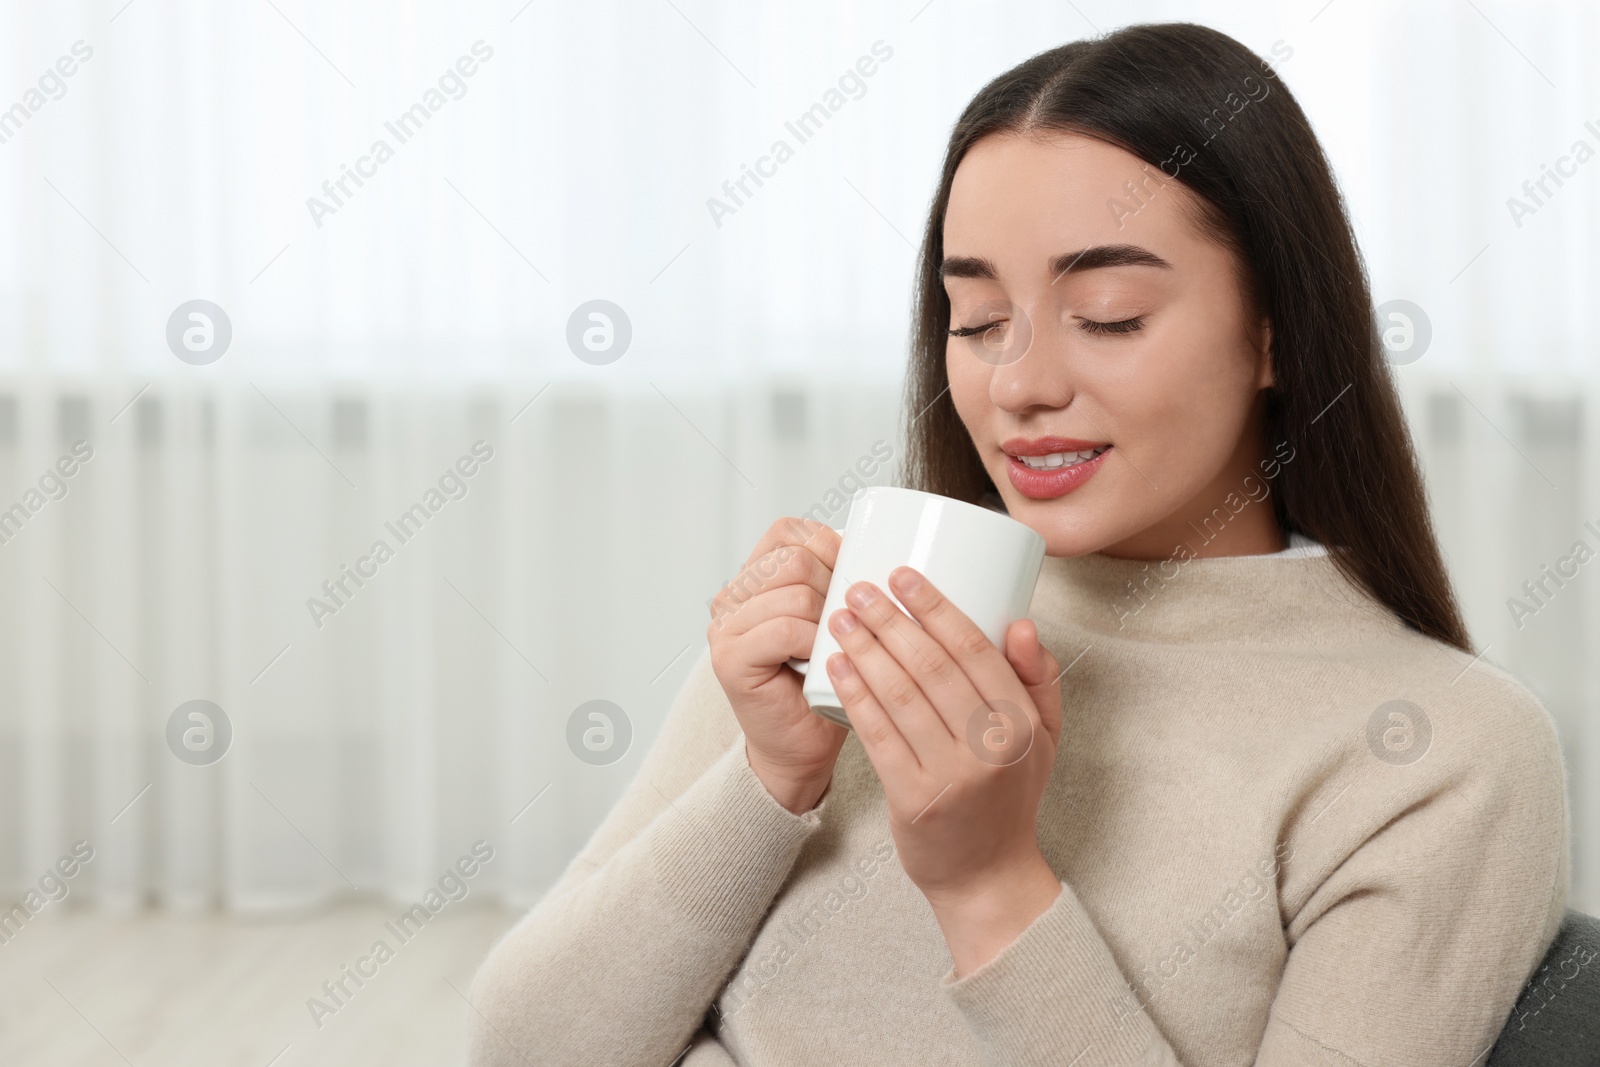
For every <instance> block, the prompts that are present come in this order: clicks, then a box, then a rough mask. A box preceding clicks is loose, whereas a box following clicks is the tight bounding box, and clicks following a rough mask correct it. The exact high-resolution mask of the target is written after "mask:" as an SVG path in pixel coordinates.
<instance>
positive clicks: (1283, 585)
mask: <svg viewBox="0 0 1600 1067" xmlns="http://www.w3.org/2000/svg"><path fill="white" fill-rule="evenodd" d="M1029 614H1030V615H1032V616H1033V617H1034V618H1036V619H1040V620H1043V621H1046V622H1051V623H1056V624H1059V625H1064V626H1068V627H1073V628H1077V629H1082V630H1087V631H1090V632H1091V633H1093V634H1098V635H1100V636H1102V637H1106V638H1120V639H1125V640H1131V641H1141V642H1156V643H1171V644H1208V645H1241V644H1243V645H1262V644H1266V645H1275V646H1291V645H1299V646H1302V647H1314V648H1318V649H1321V648H1323V647H1326V646H1327V645H1330V644H1349V643H1351V642H1353V641H1358V640H1361V639H1363V638H1365V637H1373V636H1393V635H1394V634H1396V632H1397V631H1404V630H1406V627H1405V625H1404V624H1403V623H1401V622H1400V620H1399V619H1398V618H1396V617H1395V616H1394V614H1393V613H1392V612H1390V611H1389V610H1388V608H1387V607H1385V606H1384V605H1382V604H1380V603H1378V602H1377V601H1376V600H1374V599H1373V598H1372V597H1371V596H1370V595H1369V594H1367V593H1366V592H1364V591H1363V590H1361V589H1360V588H1358V587H1357V586H1355V585H1354V584H1352V583H1351V582H1350V581H1348V580H1347V579H1346V578H1345V577H1344V576H1343V575H1342V574H1341V573H1340V572H1339V570H1338V568H1337V567H1336V566H1335V564H1334V562H1333V559H1332V557H1331V556H1329V555H1327V554H1326V553H1320V554H1314V555H1306V554H1291V555H1284V554H1281V553H1274V554H1271V555H1263V556H1216V557H1207V558H1201V559H1189V560H1177V559H1167V560H1131V559H1116V558H1113V557H1111V556H1106V555H1102V554H1101V553H1099V552H1091V553H1088V554H1087V555H1082V556H1046V557H1045V558H1044V563H1043V565H1042V566H1041V567H1040V571H1039V584H1038V586H1037V587H1035V589H1034V595H1033V604H1032V607H1031V609H1030V612H1029Z"/></svg>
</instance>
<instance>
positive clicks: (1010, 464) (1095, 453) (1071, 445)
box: [1000, 437, 1112, 500]
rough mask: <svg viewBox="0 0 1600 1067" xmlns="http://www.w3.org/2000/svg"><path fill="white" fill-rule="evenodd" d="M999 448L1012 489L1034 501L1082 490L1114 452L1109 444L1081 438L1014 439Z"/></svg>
mask: <svg viewBox="0 0 1600 1067" xmlns="http://www.w3.org/2000/svg"><path fill="white" fill-rule="evenodd" d="M1000 447H1001V449H1002V450H1003V451H1004V452H1005V453H1006V457H1007V459H1006V475H1007V476H1008V477H1009V478H1010V480H1011V485H1012V487H1013V488H1015V489H1016V490H1017V492H1019V493H1021V494H1022V495H1023V496H1026V497H1029V498H1031V499H1034V500H1050V499H1054V498H1055V497H1060V496H1065V495H1066V494H1068V493H1070V492H1072V491H1073V490H1074V489H1077V488H1079V487H1081V486H1082V485H1083V484H1084V483H1085V482H1087V481H1088V480H1089V479H1090V478H1092V477H1094V475H1095V472H1096V471H1098V470H1099V469H1100V467H1101V465H1102V464H1104V462H1105V457H1106V455H1107V454H1108V453H1110V451H1111V449H1112V445H1111V444H1110V443H1109V442H1104V441H1085V440H1083V439H1082V438H1078V437H1036V438H1032V439H1031V440H1030V439H1028V438H1024V437H1013V438H1011V439H1010V440H1009V441H1006V442H1004V443H1002V444H1001V446H1000Z"/></svg>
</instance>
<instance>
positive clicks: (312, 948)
mask: <svg viewBox="0 0 1600 1067" xmlns="http://www.w3.org/2000/svg"><path fill="white" fill-rule="evenodd" d="M400 911H401V908H400V907H399V906H392V907H380V906H359V907H356V906H351V907H343V908H338V909H334V910H329V911H325V912H321V913H317V914H310V915H299V916H293V917H283V918H276V917H275V918H241V917H237V916H229V917H223V916H218V915H201V916H192V917H184V916H174V915H169V914H164V913H160V912H152V913H149V914H142V915H132V916H122V917H118V916H109V915H104V914H98V913H93V912H77V913H74V912H69V911H63V912H61V913H60V914H51V911H50V909H48V908H47V909H46V910H45V911H44V912H43V913H41V914H40V915H39V916H38V917H37V918H35V919H34V920H32V921H31V922H30V923H28V925H27V926H25V927H24V928H23V929H22V930H21V931H20V933H18V935H17V936H16V937H15V938H14V939H13V940H11V941H10V942H9V943H5V944H0V1064H5V1065H7V1067H11V1065H16V1067H34V1065H40V1067H42V1065H45V1064H50V1065H62V1067H123V1065H128V1067H157V1065H160V1067H269V1065H270V1067H323V1065H326V1067H358V1065H365V1064H374V1065H384V1067H403V1065H408V1064H417V1065H419V1067H421V1065H423V1064H426V1065H428V1067H445V1065H450V1064H464V1063H465V1062H466V1045H465V1034H466V1021H467V1015H468V1013H469V1011H470V1010H471V1009H470V1008H469V1007H468V1005H467V1003H466V1001H465V999H464V994H465V993H466V991H467V988H468V983H469V982H470V981H471V979H472V974H473V971H474V970H475V969H476V968H477V965H478V963H479V961H480V960H482V958H483V956H484V954H485V953H486V952H487V951H488V949H489V946H490V945H491V944H493V943H494V940H495V939H496V938H497V937H498V936H499V935H500V933H501V932H502V931H504V930H506V929H507V928H508V927H509V926H510V925H511V923H512V922H514V921H515V919H516V917H517V916H516V915H514V914H512V913H509V912H504V911H500V910H498V909H490V908H482V907H478V908H474V907H470V906H468V905H467V904H465V903H464V904H461V905H451V906H449V907H447V908H445V909H444V910H443V911H441V912H440V913H439V914H438V915H437V916H435V917H434V918H433V919H432V920H430V921H429V922H428V924H427V925H426V926H425V927H423V929H422V930H420V931H419V932H417V933H416V934H415V935H414V936H413V937H412V938H411V940H409V941H408V942H406V943H404V944H401V943H400V941H399V939H398V938H397V937H396V936H395V935H394V934H393V933H391V932H390V931H389V930H388V929H387V928H386V927H385V925H384V924H385V923H386V922H389V921H392V920H393V919H394V918H395V917H396V916H397V915H398V914H399V912H400ZM380 939H381V940H384V941H386V942H388V944H389V945H390V947H391V948H393V949H395V952H394V956H393V958H392V959H390V960H389V961H388V962H386V963H383V964H381V965H378V966H377V971H378V973H377V974H376V975H375V976H374V977H372V978H369V979H367V980H366V982H365V984H364V985H363V986H361V987H360V988H359V989H357V990H356V992H355V994H354V995H353V996H350V997H348V998H346V999H345V1003H344V1004H343V1006H342V1007H340V1008H338V1009H337V1011H336V1012H335V1013H334V1014H333V1015H331V1016H330V1015H324V1016H323V1018H322V1019H321V1024H322V1025H321V1026H320V1027H319V1026H318V1025H317V1022H316V1021H314V1019H313V1016H312V1012H311V1011H310V1010H309V1009H308V1007H307V1004H306V1001H307V999H308V998H310V997H313V996H319V997H324V994H323V992H322V983H323V982H324V981H326V980H329V979H332V978H336V977H338V976H339V974H340V972H341V969H342V968H343V967H344V966H345V965H346V964H350V965H353V964H354V963H355V961H356V960H357V958H358V957H361V956H365V955H367V954H368V953H369V952H370V951H371V949H372V947H373V944H374V942H376V941H378V940H380ZM366 969H368V970H370V969H371V965H368V966H367V968H366ZM346 986H347V988H355V987H354V983H353V982H351V981H349V980H346ZM452 986H453V987H454V988H452ZM324 999H326V998H325V997H324ZM328 1003H329V1005H330V1006H332V1002H331V1001H328Z"/></svg>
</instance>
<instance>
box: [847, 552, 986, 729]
mask: <svg viewBox="0 0 1600 1067" xmlns="http://www.w3.org/2000/svg"><path fill="white" fill-rule="evenodd" d="M845 603H847V604H849V605H850V608H851V610H852V611H854V612H855V613H856V615H857V616H859V617H860V618H861V619H862V621H863V622H865V623H866V625H867V628H868V629H870V630H871V631H872V632H873V634H874V635H875V636H876V637H877V638H878V641H879V642H880V643H881V644H882V645H883V646H884V647H885V648H887V649H888V650H889V654H890V655H892V656H893V657H894V658H895V660H896V661H897V662H898V663H899V664H900V666H901V667H903V668H904V669H905V671H906V673H907V674H909V675H910V676H911V677H912V678H913V679H915V681H916V683H917V685H918V686H919V687H920V688H921V689H922V692H923V693H924V694H926V696H927V698H928V701H929V702H930V703H931V704H932V705H933V708H934V710H936V711H937V712H938V713H939V717H940V718H941V719H942V720H943V722H944V724H945V729H946V730H947V731H948V732H949V733H950V734H951V735H952V736H954V737H962V736H964V735H965V733H966V729H967V720H968V719H970V718H971V717H972V714H973V712H974V711H975V710H977V708H978V706H979V705H980V704H981V703H982V702H983V698H982V697H981V696H979V694H978V689H977V687H976V686H974V685H973V684H972V682H971V680H970V679H968V678H967V676H966V674H965V673H964V672H963V671H962V670H961V668H960V667H959V666H957V664H956V662H955V660H954V659H952V658H951V656H950V653H949V652H948V651H946V650H945V649H944V647H943V646H941V645H940V643H939V641H938V640H937V639H936V638H935V637H934V635H933V634H931V633H929V632H928V631H927V630H924V629H923V628H922V627H921V626H918V625H917V623H916V622H915V621H914V620H913V619H912V618H911V617H910V616H909V615H907V614H906V613H905V612H903V611H901V610H900V608H899V606H898V605H896V604H895V602H894V601H893V600H892V599H890V597H889V596H888V594H886V593H885V592H883V590H881V589H879V588H878V587H877V586H876V585H874V584H873V583H871V582H856V583H855V584H854V585H852V586H850V588H849V589H848V590H847V591H846V593H845Z"/></svg>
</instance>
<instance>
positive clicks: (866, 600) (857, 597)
mask: <svg viewBox="0 0 1600 1067" xmlns="http://www.w3.org/2000/svg"><path fill="white" fill-rule="evenodd" d="M877 595H878V591H877V590H876V589H874V588H872V585H871V584H870V583H868V582H857V583H856V584H855V585H852V586H851V587H850V590H849V592H847V593H845V596H844V598H845V599H846V600H848V601H849V602H850V603H852V604H854V605H855V606H856V607H858V608H864V607H866V606H867V605H868V604H870V603H872V601H873V600H874V599H875V598H876V597H877Z"/></svg>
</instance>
